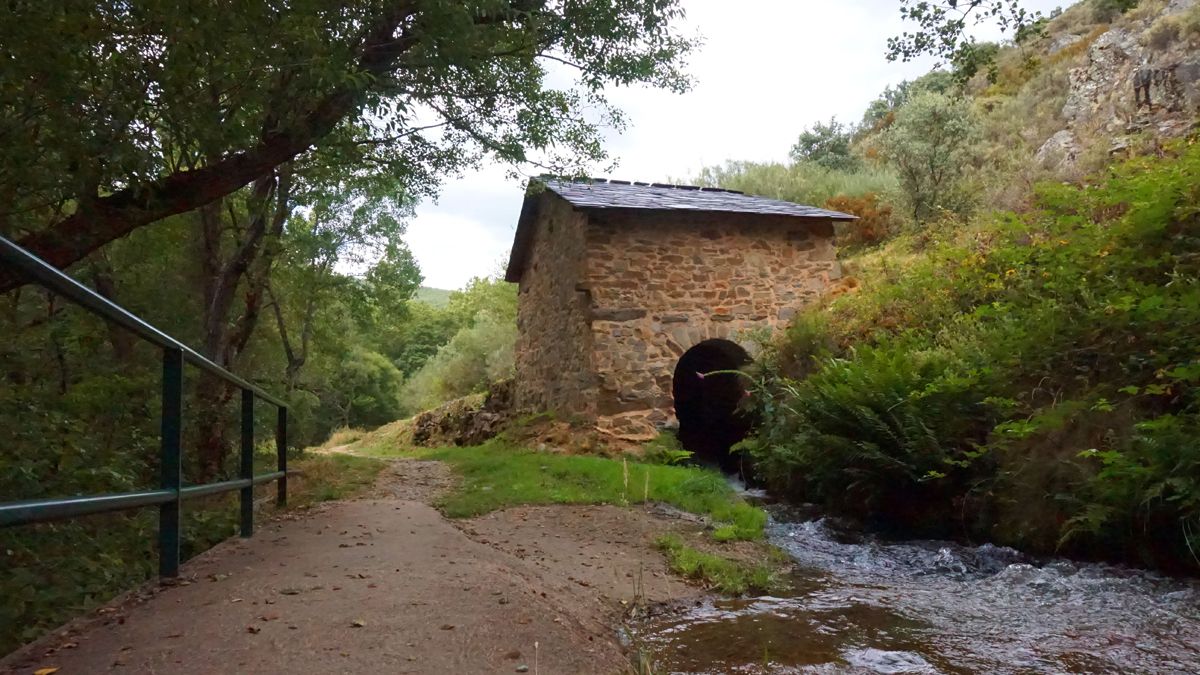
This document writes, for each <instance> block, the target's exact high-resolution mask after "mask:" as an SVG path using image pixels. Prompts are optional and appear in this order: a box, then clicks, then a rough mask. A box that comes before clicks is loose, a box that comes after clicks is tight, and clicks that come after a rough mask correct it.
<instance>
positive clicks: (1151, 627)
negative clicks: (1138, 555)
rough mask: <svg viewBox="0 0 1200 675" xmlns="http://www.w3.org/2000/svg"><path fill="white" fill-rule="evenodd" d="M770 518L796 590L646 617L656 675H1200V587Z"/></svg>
mask: <svg viewBox="0 0 1200 675" xmlns="http://www.w3.org/2000/svg"><path fill="white" fill-rule="evenodd" d="M768 510H769V511H771V514H772V519H771V522H770V525H769V527H768V537H769V539H770V541H771V543H773V544H775V545H776V546H778V547H780V548H781V549H783V550H784V551H786V552H787V553H788V554H789V555H790V556H791V557H792V559H793V560H794V561H795V564H796V565H795V570H794V571H793V572H792V574H791V575H790V578H789V581H790V588H789V590H788V591H787V592H785V593H780V594H779V595H778V596H764V597H747V598H738V599H711V600H707V601H704V602H702V603H700V604H698V605H695V606H691V607H686V608H682V609H678V610H674V611H670V612H668V613H666V614H662V615H659V616H656V617H652V618H650V619H647V620H645V621H644V622H643V623H641V624H640V625H639V627H638V629H637V630H636V633H637V635H636V637H637V639H638V640H639V642H640V643H641V644H642V645H643V646H644V648H645V649H647V650H648V651H649V653H650V654H652V656H653V662H654V672H655V673H1042V672H1045V673H1200V582H1195V581H1188V580H1180V579H1172V578H1169V577H1165V576H1161V575H1158V574H1155V573H1153V572H1147V571H1143V570H1134V569H1128V568H1123V567H1117V566H1112V565H1102V564H1091V563H1078V562H1071V561H1067V560H1061V559H1034V558H1031V557H1028V556H1025V555H1022V554H1021V553H1018V552H1017V551H1014V550H1012V549H1009V548H1003V547H998V546H992V545H990V544H985V545H983V546H978V547H969V546H962V545H958V544H954V543H951V542H945V541H904V542H889V541H883V540H880V539H877V538H874V537H872V536H869V535H863V534H861V533H856V532H853V531H850V530H843V529H839V528H837V527H836V526H835V525H834V524H833V523H832V522H831V521H829V520H827V519H824V518H818V519H805V518H804V517H802V516H798V515H796V513H795V512H794V511H792V512H790V513H789V510H788V509H786V507H782V506H772V507H768Z"/></svg>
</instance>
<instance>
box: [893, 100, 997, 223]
mask: <svg viewBox="0 0 1200 675" xmlns="http://www.w3.org/2000/svg"><path fill="white" fill-rule="evenodd" d="M978 140H979V120H978V119H977V118H976V116H975V113H974V111H973V110H972V109H971V104H970V103H969V102H968V101H967V100H965V99H962V98H956V97H951V96H947V95H945V94H937V93H923V94H920V95H917V96H913V97H911V98H910V99H909V100H908V101H907V102H906V103H905V104H904V105H903V106H901V107H900V109H899V110H897V111H896V117H895V121H894V122H892V124H891V126H889V127H888V128H887V129H884V130H883V131H882V132H881V133H880V134H879V136H878V137H877V139H876V143H877V145H878V147H879V150H880V154H881V155H882V156H883V158H884V159H885V160H886V161H887V162H888V164H890V165H891V166H892V167H893V168H894V169H895V170H896V173H897V175H898V176H899V180H900V187H901V189H902V193H903V195H904V198H905V200H906V201H907V203H908V206H909V213H910V215H911V216H912V218H913V220H914V221H916V222H918V223H920V222H924V221H928V220H930V219H932V218H933V217H934V216H935V215H937V213H938V212H939V211H943V210H945V211H951V212H955V213H965V212H967V211H968V210H969V208H970V205H971V199H970V196H969V194H967V192H966V191H965V190H963V189H962V186H963V179H964V178H965V176H966V173H967V170H968V169H969V168H970V167H971V165H972V164H973V162H974V161H975V159H976V154H977V149H976V145H977V143H978Z"/></svg>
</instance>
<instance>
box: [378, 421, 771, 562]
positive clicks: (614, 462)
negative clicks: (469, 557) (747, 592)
mask: <svg viewBox="0 0 1200 675" xmlns="http://www.w3.org/2000/svg"><path fill="white" fill-rule="evenodd" d="M358 452H360V453H361V454H363V455H365V456H367V457H372V458H380V459H387V458H395V457H413V456H417V457H421V458H422V459H433V460H440V461H443V462H445V463H447V464H449V465H450V467H451V468H452V469H453V470H454V471H455V472H456V473H457V474H459V475H460V476H461V477H462V483H461V485H460V487H459V489H458V490H457V491H456V492H454V493H452V494H450V495H448V496H446V497H444V498H442V500H441V502H440V503H439V504H438V506H439V508H441V510H442V512H443V513H445V514H446V516H448V517H450V518H470V517H473V516H478V515H482V514H485V513H490V512H492V511H498V510H500V509H505V508H508V507H511V506H519V505H525V504H616V505H619V506H627V505H630V504H638V503H645V502H662V503H665V504H670V505H671V506H674V507H677V508H679V509H682V510H684V511H688V512H690V513H696V514H700V515H704V516H707V517H708V518H710V519H711V521H712V522H713V524H714V527H715V531H714V533H713V536H714V538H715V539H717V540H718V541H734V540H756V539H761V538H762V536H763V528H764V527H765V526H766V523H767V514H766V513H764V512H763V511H762V509H759V508H756V507H754V506H751V505H750V504H747V503H746V502H744V501H742V499H741V498H740V497H738V496H737V494H736V493H734V491H733V488H731V487H730V486H729V483H728V482H726V480H725V478H724V476H722V475H721V474H719V473H717V472H715V471H711V470H707V469H698V468H693V467H683V466H666V465H661V464H644V463H640V462H630V461H628V460H623V459H608V458H605V457H596V456H591V455H561V454H551V453H546V452H536V451H533V450H527V449H524V448H520V447H517V446H515V445H513V444H512V443H510V442H507V441H504V440H499V439H497V440H492V441H489V442H487V443H485V444H483V445H480V446H473V447H465V448H440V449H435V450H424V449H402V448H398V447H396V446H394V445H390V444H386V443H380V444H371V445H368V446H365V447H360V448H359V449H358Z"/></svg>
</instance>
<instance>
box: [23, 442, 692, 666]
mask: <svg viewBox="0 0 1200 675" xmlns="http://www.w3.org/2000/svg"><path fill="white" fill-rule="evenodd" d="M452 480H453V479H452V477H451V475H450V474H449V472H448V470H447V469H446V467H445V466H443V465H441V464H440V463H437V462H419V461H398V462H396V463H395V464H394V465H393V466H392V467H390V468H389V469H388V470H387V471H385V474H384V475H383V476H381V479H380V482H379V484H378V485H377V486H376V488H375V490H374V492H373V494H371V495H370V496H369V498H365V499H361V500H353V501H347V502H338V503H331V504H326V505H323V506H321V507H318V508H315V509H313V510H312V511H310V512H308V513H307V514H304V515H302V516H300V517H288V518H284V519H279V520H276V521H274V522H272V523H270V524H268V525H266V526H264V527H262V528H261V529H260V530H259V532H258V533H257V534H256V536H255V537H254V538H253V539H249V540H238V539H234V540H230V541H227V542H225V543H223V544H221V545H219V546H217V547H215V548H214V549H212V550H211V551H209V552H208V553H205V554H204V555H202V556H199V557H197V558H196V559H194V560H192V561H191V562H189V563H188V564H187V565H185V567H184V576H183V577H182V579H183V580H182V581H181V583H180V584H178V585H174V586H170V587H165V588H162V589H161V590H155V591H153V592H150V593H144V594H135V595H134V596H133V597H129V598H126V599H125V600H124V601H122V602H118V603H114V604H113V605H110V606H108V607H105V608H103V609H102V610H100V612H98V613H97V614H96V615H95V618H94V619H92V620H90V621H88V622H85V624H86V625H78V626H76V627H74V628H73V629H69V630H66V631H57V632H55V633H54V634H52V635H51V636H50V637H49V638H47V639H45V640H42V641H40V642H39V643H36V644H34V645H31V646H30V647H29V648H26V649H25V650H22V651H21V652H18V653H17V654H14V655H13V656H12V657H9V658H8V659H6V660H5V661H3V662H0V672H18V673H30V672H33V671H34V670H36V669H38V668H46V667H57V668H59V669H60V670H59V671H58V672H59V673H63V674H66V673H98V672H127V673H173V674H174V673H275V672H279V673H282V672H287V673H328V672H372V673H373V672H379V673H506V672H510V673H511V672H526V669H527V672H531V673H533V672H539V673H618V672H624V671H626V670H628V668H629V664H630V657H629V655H628V654H626V653H625V650H624V649H623V648H622V646H621V644H620V641H619V638H618V633H617V628H618V627H619V625H620V620H621V617H622V615H623V613H624V612H625V611H626V608H628V607H629V606H630V605H631V604H632V603H635V602H638V601H639V600H642V601H645V602H650V603H653V602H659V601H666V600H672V599H679V598H681V597H688V596H692V595H697V594H698V590H697V589H695V588H693V587H690V586H688V585H686V584H684V583H682V582H681V581H679V580H678V579H676V578H674V577H673V576H672V575H671V574H670V573H669V572H668V570H667V569H666V565H665V563H664V561H663V558H662V556H661V554H659V553H658V552H657V551H655V550H654V549H653V545H652V542H653V539H654V538H655V537H656V536H657V535H659V534H661V533H662V532H663V531H665V530H666V529H672V528H676V529H677V528H686V527H690V525H687V524H685V523H681V522H679V521H673V520H671V519H668V518H664V517H662V516H655V515H652V514H650V513H647V512H643V511H639V510H633V509H619V508H616V507H565V506H564V507H526V508H515V509H509V510H506V511H502V512H497V513H492V514H489V515H487V516H483V517H480V518H476V519H473V520H467V521H457V522H454V521H449V520H447V519H445V518H443V517H442V516H441V515H440V514H439V513H438V512H437V511H436V510H434V509H433V508H432V507H431V506H429V502H430V501H431V500H432V499H434V498H435V497H436V496H437V494H439V493H440V491H442V490H445V489H447V487H448V486H450V485H452ZM639 582H640V587H641V596H640V597H636V596H635V593H636V592H637V589H638V588H639Z"/></svg>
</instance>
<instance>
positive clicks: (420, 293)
mask: <svg viewBox="0 0 1200 675" xmlns="http://www.w3.org/2000/svg"><path fill="white" fill-rule="evenodd" d="M453 292H454V291H448V290H446V289H444V288H429V287H428V286H422V287H420V288H418V289H417V294H416V295H415V296H413V299H414V300H420V301H421V302H424V303H428V304H430V305H433V306H434V307H445V306H446V305H447V304H448V303H449V302H450V294H451V293H453Z"/></svg>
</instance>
